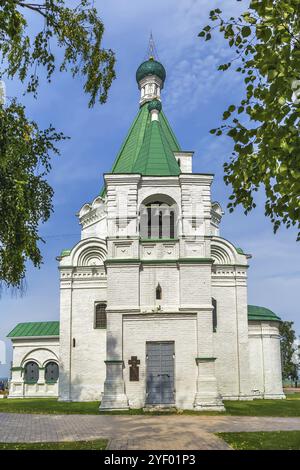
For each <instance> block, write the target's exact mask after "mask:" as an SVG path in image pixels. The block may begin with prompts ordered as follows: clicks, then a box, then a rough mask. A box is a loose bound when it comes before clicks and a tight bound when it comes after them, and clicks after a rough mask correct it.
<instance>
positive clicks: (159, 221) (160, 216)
mask: <svg viewBox="0 0 300 470" xmlns="http://www.w3.org/2000/svg"><path fill="white" fill-rule="evenodd" d="M162 233H163V213H162V211H159V215H158V237H159V238H162Z"/></svg>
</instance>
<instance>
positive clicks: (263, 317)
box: [7, 305, 281, 338]
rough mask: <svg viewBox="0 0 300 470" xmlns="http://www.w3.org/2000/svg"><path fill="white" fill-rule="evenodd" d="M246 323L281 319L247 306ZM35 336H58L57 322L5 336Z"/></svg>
mask: <svg viewBox="0 0 300 470" xmlns="http://www.w3.org/2000/svg"><path fill="white" fill-rule="evenodd" d="M248 321H276V322H280V321H281V319H280V317H279V316H278V315H276V314H275V313H274V312H272V310H270V309H268V308H265V307H259V306H257V305H248ZM35 336H43V337H45V336H59V321H46V322H29V323H18V325H17V326H15V328H14V329H13V330H12V331H11V332H10V333H9V334H8V335H7V337H8V338H26V337H27V338H29V337H35Z"/></svg>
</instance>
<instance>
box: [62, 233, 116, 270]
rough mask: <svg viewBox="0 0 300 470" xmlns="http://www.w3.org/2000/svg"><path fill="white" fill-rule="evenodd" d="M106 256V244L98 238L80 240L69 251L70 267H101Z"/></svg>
mask: <svg viewBox="0 0 300 470" xmlns="http://www.w3.org/2000/svg"><path fill="white" fill-rule="evenodd" d="M106 256H107V248H106V242H105V241H104V240H102V239H100V238H88V239H85V240H81V241H80V242H79V243H78V244H77V245H76V246H75V247H74V248H73V249H72V251H71V253H70V257H71V265H72V266H78V267H93V266H95V267H96V266H103V264H104V261H105V259H106Z"/></svg>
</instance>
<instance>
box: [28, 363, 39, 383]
mask: <svg viewBox="0 0 300 470" xmlns="http://www.w3.org/2000/svg"><path fill="white" fill-rule="evenodd" d="M38 380H39V366H38V365H37V363H36V362H33V361H30V362H27V363H26V365H25V369H24V381H25V382H28V383H32V384H35V383H37V381H38Z"/></svg>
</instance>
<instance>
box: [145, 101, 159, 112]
mask: <svg viewBox="0 0 300 470" xmlns="http://www.w3.org/2000/svg"><path fill="white" fill-rule="evenodd" d="M161 108H162V106H161V102H160V101H159V100H152V101H150V103H149V104H148V111H149V112H150V111H152V109H157V111H159V112H160V111H161Z"/></svg>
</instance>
